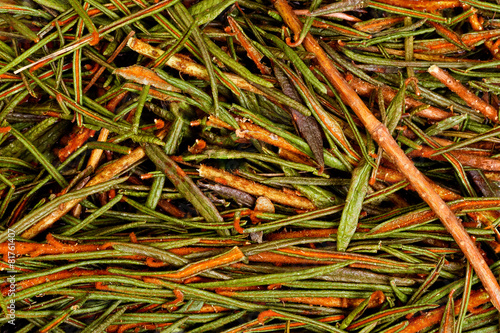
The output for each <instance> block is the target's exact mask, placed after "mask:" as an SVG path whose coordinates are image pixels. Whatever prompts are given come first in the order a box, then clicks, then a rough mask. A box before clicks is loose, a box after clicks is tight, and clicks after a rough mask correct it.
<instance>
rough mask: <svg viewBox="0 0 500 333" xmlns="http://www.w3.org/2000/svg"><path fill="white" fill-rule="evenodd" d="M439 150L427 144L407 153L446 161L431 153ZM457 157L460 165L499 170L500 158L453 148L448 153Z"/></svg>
mask: <svg viewBox="0 0 500 333" xmlns="http://www.w3.org/2000/svg"><path fill="white" fill-rule="evenodd" d="M436 152H439V150H435V149H432V148H430V147H427V146H422V149H419V150H413V151H412V152H411V153H409V154H408V156H410V157H425V158H429V159H431V160H436V161H447V159H446V158H445V157H444V154H443V155H434V156H433V155H432V154H434V153H436ZM449 154H450V155H452V156H453V157H455V158H456V159H457V161H459V162H460V163H461V164H462V165H466V166H470V167H473V168H477V169H482V170H486V171H500V160H498V159H496V158H490V157H485V156H478V155H477V154H468V153H467V152H466V151H463V150H454V151H452V152H450V153H449Z"/></svg>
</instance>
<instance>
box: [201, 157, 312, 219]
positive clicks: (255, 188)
mask: <svg viewBox="0 0 500 333" xmlns="http://www.w3.org/2000/svg"><path fill="white" fill-rule="evenodd" d="M199 173H200V176H201V177H203V178H207V179H210V180H213V181H215V182H217V183H220V184H223V185H227V186H231V187H234V188H237V189H240V190H242V191H245V192H247V193H249V194H253V195H258V196H265V197H268V198H269V199H271V200H272V201H274V202H277V203H280V204H283V205H287V206H291V207H295V208H299V209H315V207H314V205H313V204H312V202H311V201H309V199H307V198H304V197H299V196H298V195H295V194H290V193H285V192H284V191H280V190H277V189H275V188H272V187H269V186H264V185H261V184H258V183H256V182H253V181H251V180H247V179H245V178H241V177H238V176H235V175H233V174H231V173H229V172H226V171H223V170H219V169H216V168H212V167H209V166H206V165H202V166H200V169H199Z"/></svg>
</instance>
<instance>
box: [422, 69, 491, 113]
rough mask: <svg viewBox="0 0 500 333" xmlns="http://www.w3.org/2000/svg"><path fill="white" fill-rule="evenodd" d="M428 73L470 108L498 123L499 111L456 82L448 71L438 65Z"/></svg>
mask: <svg viewBox="0 0 500 333" xmlns="http://www.w3.org/2000/svg"><path fill="white" fill-rule="evenodd" d="M427 71H428V72H429V73H430V74H431V75H432V76H434V77H435V78H436V79H438V80H439V81H441V83H443V84H444V85H445V86H447V87H448V88H449V89H450V90H451V91H453V92H454V93H456V94H457V95H458V96H460V98H462V99H463V100H464V101H465V102H466V103H467V105H468V106H470V107H471V108H473V109H475V110H477V111H479V112H481V113H482V114H483V115H484V116H485V117H486V118H488V119H489V120H491V121H493V122H495V123H497V122H498V110H495V108H494V107H493V106H491V105H490V104H488V103H486V102H485V101H483V100H482V99H481V98H479V97H477V96H476V95H474V94H473V93H472V92H471V91H470V90H469V89H467V88H466V87H465V86H463V85H462V84H461V83H460V81H458V80H456V79H455V78H454V77H453V76H451V75H450V74H449V73H448V72H447V71H445V70H443V69H441V68H439V67H438V66H436V65H433V66H431V67H429V69H428V70H427Z"/></svg>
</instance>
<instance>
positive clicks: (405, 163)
mask: <svg viewBox="0 0 500 333" xmlns="http://www.w3.org/2000/svg"><path fill="white" fill-rule="evenodd" d="M274 6H275V8H276V9H277V10H278V12H279V13H280V15H281V17H282V18H283V20H284V22H285V23H286V24H287V25H288V26H289V27H290V28H291V29H292V31H293V32H294V33H295V34H298V33H300V31H301V30H302V23H301V22H300V20H299V19H298V17H297V16H296V15H295V14H294V13H293V10H292V8H291V7H290V5H289V4H288V2H287V1H286V0H275V1H274ZM303 45H304V46H305V48H306V50H308V51H309V52H312V53H314V54H315V55H316V58H317V60H318V63H319V65H320V68H321V70H322V72H323V74H325V76H326V78H327V79H328V80H329V81H330V82H331V83H332V85H333V86H334V87H335V89H337V90H338V91H339V94H340V96H341V97H342V100H343V101H344V102H345V103H346V104H347V105H349V106H350V107H351V108H352V110H353V111H354V112H355V113H356V115H357V116H358V118H359V119H360V120H361V121H362V122H363V125H364V126H365V128H366V129H367V130H368V132H369V133H370V134H371V136H372V137H373V139H374V140H375V141H376V142H377V143H378V144H379V146H380V147H382V148H383V149H384V150H385V152H386V153H387V154H388V155H389V156H390V157H391V159H392V160H393V163H395V164H396V166H397V167H398V169H399V171H401V172H402V173H403V174H404V175H405V177H406V178H407V179H408V181H409V182H410V184H411V185H412V186H413V187H414V188H415V190H416V191H417V192H418V194H419V195H420V197H421V198H422V199H423V200H424V201H425V202H427V204H428V205H429V206H430V207H431V208H432V210H433V211H435V212H436V214H437V215H438V217H439V218H440V220H441V222H443V224H444V226H445V227H446V229H447V230H448V232H449V233H450V234H451V235H452V236H453V238H454V239H455V240H456V242H457V243H458V245H459V246H460V249H461V250H462V251H463V252H464V254H465V256H466V257H467V259H469V261H470V263H471V265H472V267H473V268H474V270H475V272H476V274H477V276H478V277H479V279H480V280H481V282H482V283H483V286H484V287H485V289H486V291H487V292H488V294H489V295H490V297H491V302H492V303H493V305H494V306H495V307H496V308H497V309H499V310H500V286H499V285H498V281H497V279H496V277H495V275H493V273H492V272H491V270H490V268H489V267H488V265H487V264H486V262H485V261H484V259H483V257H482V256H481V253H480V252H479V250H478V249H477V247H476V245H475V244H474V242H473V241H472V239H471V238H470V236H469V234H468V233H467V232H466V231H465V229H464V227H463V226H462V224H461V223H460V221H459V220H458V219H457V217H456V216H455V214H453V212H452V211H451V210H450V209H449V207H448V206H447V205H446V203H445V202H444V201H443V200H442V199H441V198H440V197H439V195H438V194H437V193H436V192H435V191H434V190H432V188H431V187H430V184H429V182H428V181H427V179H426V178H425V177H424V176H423V175H422V173H420V171H419V170H418V169H417V168H416V167H415V165H413V163H412V162H411V161H410V160H409V159H408V157H407V156H406V155H405V154H404V152H403V151H402V150H401V148H400V147H399V146H398V144H397V143H396V141H395V140H394V138H393V137H392V136H391V134H390V133H389V131H388V130H387V128H386V127H385V126H384V124H382V123H381V122H380V121H379V120H378V119H377V118H375V116H374V115H373V114H372V113H371V112H370V110H369V109H368V107H367V106H366V105H365V104H364V102H363V101H362V100H361V98H360V97H359V96H358V94H356V92H355V91H354V90H353V89H352V88H351V86H349V84H347V82H346V81H345V80H344V78H343V77H342V75H341V74H340V73H339V71H338V70H337V68H336V67H335V65H334V64H333V62H332V61H331V60H330V58H329V57H328V55H327V54H326V52H325V51H324V50H323V49H322V48H321V47H320V46H319V44H318V42H317V41H316V40H315V39H314V37H313V36H312V35H311V34H308V35H307V37H306V38H305V40H304V42H303Z"/></svg>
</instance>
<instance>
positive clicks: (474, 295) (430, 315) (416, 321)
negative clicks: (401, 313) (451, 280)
mask: <svg viewBox="0 0 500 333" xmlns="http://www.w3.org/2000/svg"><path fill="white" fill-rule="evenodd" d="M488 301H489V296H488V294H487V293H486V292H485V291H483V290H480V291H473V292H471V295H470V298H469V305H468V306H467V308H468V309H469V310H470V309H474V308H476V307H478V306H480V305H483V304H484V303H486V302H488ZM461 303H462V300H458V301H457V302H455V313H458V311H460V304H461ZM444 310H445V307H444V306H441V307H439V308H437V309H435V310H432V311H429V312H426V313H423V314H421V315H420V316H417V317H414V318H412V319H410V323H409V325H408V326H406V327H405V328H404V329H403V330H402V331H400V333H417V332H420V331H421V330H423V329H424V328H428V327H431V326H432V325H436V324H437V323H439V322H440V321H441V318H443V314H444Z"/></svg>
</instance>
